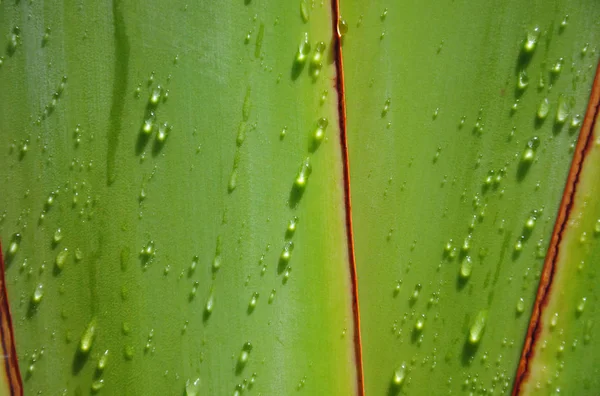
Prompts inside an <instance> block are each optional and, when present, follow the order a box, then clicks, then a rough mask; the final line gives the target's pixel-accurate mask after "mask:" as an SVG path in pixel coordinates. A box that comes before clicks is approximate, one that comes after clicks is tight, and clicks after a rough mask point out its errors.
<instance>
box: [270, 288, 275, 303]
mask: <svg viewBox="0 0 600 396" xmlns="http://www.w3.org/2000/svg"><path fill="white" fill-rule="evenodd" d="M276 294H277V292H276V291H275V289H273V290H271V294H269V301H268V303H269V304H272V303H273V300H275V295H276Z"/></svg>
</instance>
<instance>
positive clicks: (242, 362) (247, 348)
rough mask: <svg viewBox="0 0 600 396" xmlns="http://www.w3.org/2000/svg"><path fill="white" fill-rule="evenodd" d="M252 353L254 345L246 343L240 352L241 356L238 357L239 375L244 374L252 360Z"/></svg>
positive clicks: (237, 368)
mask: <svg viewBox="0 0 600 396" xmlns="http://www.w3.org/2000/svg"><path fill="white" fill-rule="evenodd" d="M250 352H252V344H251V343H250V342H246V343H245V344H244V346H243V347H242V351H241V352H240V356H239V357H238V362H237V366H236V372H237V373H238V374H239V373H241V372H242V370H243V369H244V367H246V364H247V363H248V359H249V358H250Z"/></svg>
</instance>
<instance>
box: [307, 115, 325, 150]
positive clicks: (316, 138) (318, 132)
mask: <svg viewBox="0 0 600 396" xmlns="http://www.w3.org/2000/svg"><path fill="white" fill-rule="evenodd" d="M327 125H329V121H327V118H319V120H318V121H317V127H316V128H315V132H314V133H313V140H312V147H311V150H312V151H315V150H316V149H318V148H319V146H320V145H321V143H322V142H323V139H324V138H325V129H326V128H327Z"/></svg>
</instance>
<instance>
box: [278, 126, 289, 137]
mask: <svg viewBox="0 0 600 396" xmlns="http://www.w3.org/2000/svg"><path fill="white" fill-rule="evenodd" d="M286 132H287V126H284V127H283V129H281V132H279V139H280V140H283V138H284V137H285V134H286Z"/></svg>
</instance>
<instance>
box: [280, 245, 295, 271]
mask: <svg viewBox="0 0 600 396" xmlns="http://www.w3.org/2000/svg"><path fill="white" fill-rule="evenodd" d="M293 250H294V242H292V241H287V242H286V243H285V244H284V245H283V250H282V251H281V255H280V256H279V261H280V262H281V263H282V265H287V263H289V261H290V259H291V258H292V251H293Z"/></svg>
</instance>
